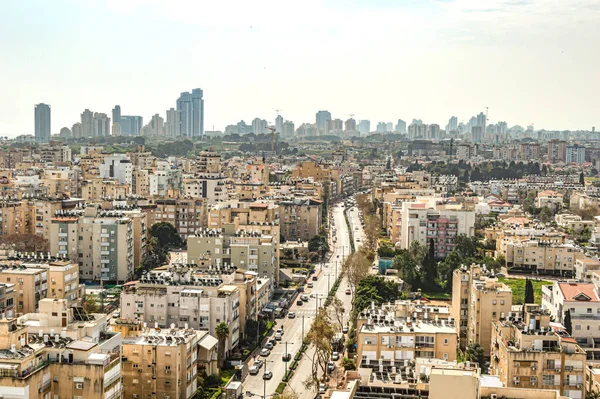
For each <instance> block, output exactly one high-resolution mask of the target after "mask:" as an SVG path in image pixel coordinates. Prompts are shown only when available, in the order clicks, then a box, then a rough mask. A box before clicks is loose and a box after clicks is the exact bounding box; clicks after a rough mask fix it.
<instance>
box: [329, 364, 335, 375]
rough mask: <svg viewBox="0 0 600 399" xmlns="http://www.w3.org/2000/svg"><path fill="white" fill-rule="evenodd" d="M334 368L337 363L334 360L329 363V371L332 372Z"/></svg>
mask: <svg viewBox="0 0 600 399" xmlns="http://www.w3.org/2000/svg"><path fill="white" fill-rule="evenodd" d="M333 370H335V363H334V362H329V363H327V371H328V372H330V373H331V372H332V371H333Z"/></svg>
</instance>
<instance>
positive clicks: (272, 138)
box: [268, 126, 275, 153]
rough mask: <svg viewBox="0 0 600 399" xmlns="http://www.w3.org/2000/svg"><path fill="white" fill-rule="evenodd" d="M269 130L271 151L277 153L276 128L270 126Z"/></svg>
mask: <svg viewBox="0 0 600 399" xmlns="http://www.w3.org/2000/svg"><path fill="white" fill-rule="evenodd" d="M268 129H269V130H270V131H271V151H272V152H273V153H275V128H274V127H272V126H269V127H268Z"/></svg>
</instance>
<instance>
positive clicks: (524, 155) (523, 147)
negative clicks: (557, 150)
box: [519, 143, 540, 161]
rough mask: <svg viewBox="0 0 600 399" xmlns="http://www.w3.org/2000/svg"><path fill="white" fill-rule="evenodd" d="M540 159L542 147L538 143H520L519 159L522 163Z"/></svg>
mask: <svg viewBox="0 0 600 399" xmlns="http://www.w3.org/2000/svg"><path fill="white" fill-rule="evenodd" d="M539 158H540V145H539V144H538V143H520V144H519V159H520V160H522V161H531V160H534V159H539Z"/></svg>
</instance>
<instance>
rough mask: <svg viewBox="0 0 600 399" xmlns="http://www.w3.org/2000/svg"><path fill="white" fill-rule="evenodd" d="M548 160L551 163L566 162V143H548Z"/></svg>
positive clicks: (557, 141)
mask: <svg viewBox="0 0 600 399" xmlns="http://www.w3.org/2000/svg"><path fill="white" fill-rule="evenodd" d="M548 160H549V161H550V162H553V163H557V162H565V161H566V160H567V142H566V141H559V140H550V141H548Z"/></svg>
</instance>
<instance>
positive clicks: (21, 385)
mask: <svg viewBox="0 0 600 399" xmlns="http://www.w3.org/2000/svg"><path fill="white" fill-rule="evenodd" d="M82 316H84V317H91V316H89V315H82ZM107 337H109V339H111V340H113V339H114V336H113V335H110V334H107ZM105 342H106V341H105V339H104V337H103V338H102V339H99V340H98V341H96V342H91V341H88V340H75V339H73V338H70V337H67V336H65V335H64V334H62V333H61V334H59V333H58V329H57V333H54V332H51V333H50V334H44V333H43V332H42V333H41V334H40V335H38V334H31V333H28V328H27V327H26V326H23V325H19V324H18V322H17V320H16V319H2V320H0V348H1V350H0V395H2V396H4V397H9V398H18V399H21V398H22V399H25V398H37V399H47V398H52V397H54V398H57V397H58V398H86V399H87V398H92V399H119V398H121V397H122V392H123V386H122V384H121V355H120V346H119V344H116V346H113V348H112V349H113V350H112V351H105V350H103V349H102V345H104V344H105ZM119 342H120V340H119Z"/></svg>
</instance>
